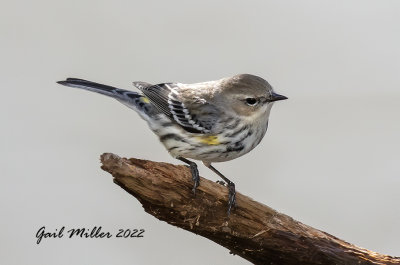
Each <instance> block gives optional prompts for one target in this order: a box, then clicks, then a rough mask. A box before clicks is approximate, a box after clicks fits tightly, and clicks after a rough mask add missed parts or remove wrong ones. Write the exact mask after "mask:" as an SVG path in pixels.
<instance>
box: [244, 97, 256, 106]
mask: <svg viewBox="0 0 400 265" xmlns="http://www.w3.org/2000/svg"><path fill="white" fill-rule="evenodd" d="M257 103H258V100H257V99H256V98H246V104H247V105H249V106H255V105H257Z"/></svg>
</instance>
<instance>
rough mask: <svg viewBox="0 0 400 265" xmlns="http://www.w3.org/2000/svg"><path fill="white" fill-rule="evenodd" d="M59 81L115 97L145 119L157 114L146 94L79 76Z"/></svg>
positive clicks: (59, 82) (62, 83)
mask: <svg viewBox="0 0 400 265" xmlns="http://www.w3.org/2000/svg"><path fill="white" fill-rule="evenodd" d="M57 83H58V84H60V85H64V86H69V87H76V88H81V89H85V90H89V91H92V92H96V93H99V94H102V95H106V96H109V97H112V98H115V99H116V100H118V101H119V102H121V103H123V104H124V105H126V106H128V107H129V108H131V109H134V110H136V111H137V112H138V113H139V114H140V115H141V116H142V117H143V118H144V119H147V118H148V116H150V115H152V114H156V113H155V112H157V110H156V109H155V107H154V106H153V105H152V104H151V103H149V100H148V99H147V98H146V97H145V96H143V95H141V94H139V93H137V92H133V91H129V90H125V89H120V88H116V87H112V86H107V85H103V84H99V83H95V82H91V81H87V80H83V79H78V78H67V79H66V80H65V81H58V82H57ZM146 116H147V117H146Z"/></svg>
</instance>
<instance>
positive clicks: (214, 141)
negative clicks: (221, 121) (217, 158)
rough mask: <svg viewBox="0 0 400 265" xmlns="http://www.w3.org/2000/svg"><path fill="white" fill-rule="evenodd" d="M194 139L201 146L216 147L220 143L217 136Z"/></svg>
mask: <svg viewBox="0 0 400 265" xmlns="http://www.w3.org/2000/svg"><path fill="white" fill-rule="evenodd" d="M196 138H197V139H198V140H199V141H200V142H202V143H203V144H208V145H217V144H219V143H220V141H219V140H218V136H217V135H208V136H197V137H196Z"/></svg>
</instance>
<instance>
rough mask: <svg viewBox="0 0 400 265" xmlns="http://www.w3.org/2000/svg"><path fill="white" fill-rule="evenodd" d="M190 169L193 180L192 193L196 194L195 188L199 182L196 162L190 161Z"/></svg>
mask: <svg viewBox="0 0 400 265" xmlns="http://www.w3.org/2000/svg"><path fill="white" fill-rule="evenodd" d="M190 170H191V171H192V180H193V189H192V191H193V193H194V194H196V189H197V187H198V186H199V184H200V176H199V170H198V169H197V165H196V163H190Z"/></svg>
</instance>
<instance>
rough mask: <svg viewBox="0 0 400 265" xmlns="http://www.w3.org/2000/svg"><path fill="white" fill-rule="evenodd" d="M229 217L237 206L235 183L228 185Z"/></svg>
mask: <svg viewBox="0 0 400 265" xmlns="http://www.w3.org/2000/svg"><path fill="white" fill-rule="evenodd" d="M228 189H229V192H228V216H229V215H230V214H231V210H232V208H234V207H235V206H236V190H235V183H233V182H230V183H228Z"/></svg>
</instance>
